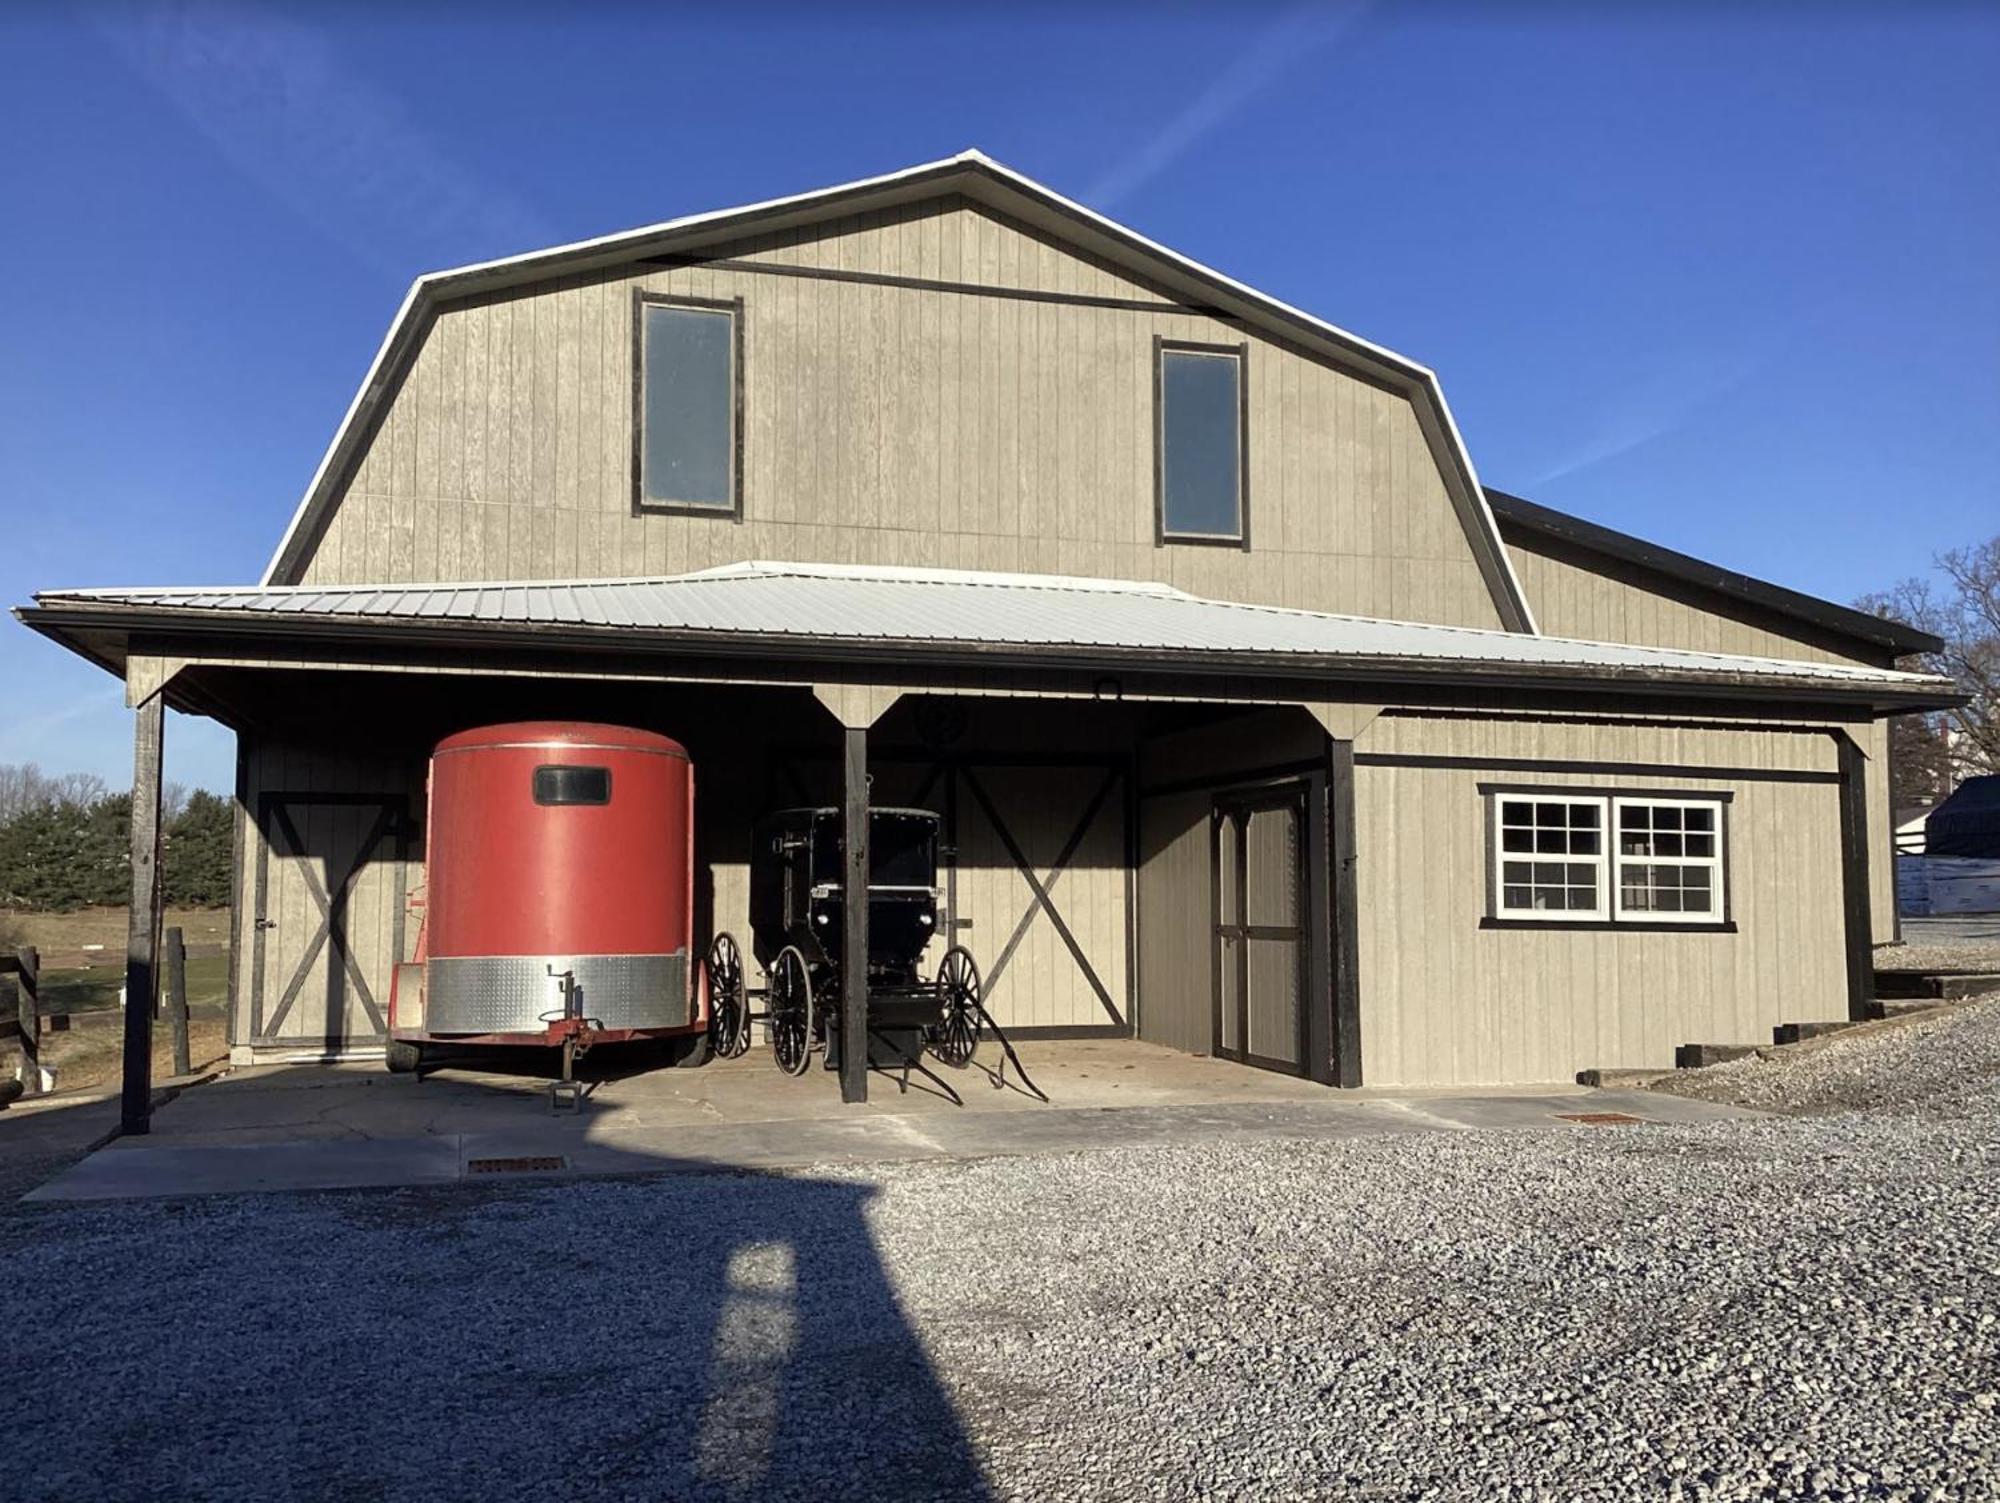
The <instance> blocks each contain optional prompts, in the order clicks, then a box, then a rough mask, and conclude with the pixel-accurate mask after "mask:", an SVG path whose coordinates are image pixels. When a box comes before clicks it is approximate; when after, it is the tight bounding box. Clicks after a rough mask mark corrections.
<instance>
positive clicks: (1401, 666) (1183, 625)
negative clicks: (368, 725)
mask: <svg viewBox="0 0 2000 1503" xmlns="http://www.w3.org/2000/svg"><path fill="white" fill-rule="evenodd" d="M18 614H19V615H20V616H21V617H22V619H23V620H24V621H26V622H27V623H28V624H29V625H31V626H33V627H35V628H36V629H37V630H40V631H43V632H45V633H47V634H48V635H50V636H54V637H56V638H58V639H59V640H62V639H66V638H70V637H71V634H72V633H73V632H76V631H85V630H87V631H90V632H92V633H93V634H100V636H99V639H100V640H102V638H101V634H103V633H105V632H107V631H109V632H115V633H119V634H121V635H126V634H146V635H149V636H160V635H169V636H172V637H174V638H175V639H177V640H182V641H185V640H187V639H188V638H190V637H201V636H215V635H221V636H226V637H231V638H235V639H237V640H238V641H239V642H240V641H242V640H243V639H244V638H246V637H247V638H252V639H263V638H269V639H272V640H279V639H282V640H287V641H293V642H296V641H297V640H298V638H299V637H300V636H301V635H305V636H312V637H319V638H321V639H323V640H328V641H333V640H339V639H343V638H346V639H352V638H354V637H356V636H357V635H366V636H368V637H370V638H372V639H374V640H376V641H378V642H379V641H380V640H381V639H382V637H383V636H385V635H393V636H394V637H396V638H400V639H404V640H408V641H410V642H411V643H412V644H413V645H414V644H415V643H417V642H419V641H423V640H432V641H439V640H441V641H458V642H469V641H471V640H473V639H474V638H484V637H485V636H487V635H489V634H490V635H491V636H492V637H494V638H496V639H497V638H500V637H503V636H504V637H505V638H506V639H507V640H510V641H512V642H514V643H516V644H519V643H521V642H522V641H523V638H524V636H525V637H527V639H528V640H530V641H531V642H532V643H533V644H534V645H537V646H546V647H550V648H558V647H561V646H563V645H565V643H567V642H571V641H576V642H578V643H579V644H581V643H584V642H587V643H590V644H592V645H601V644H604V643H606V642H610V641H620V642H623V643H624V645H628V646H632V647H651V648H655V649H673V648H679V649H684V650H694V651H703V650H717V651H732V652H735V653H737V654H741V653H743V652H745V651H753V650H761V651H764V652H770V651H772V650H774V649H775V650H778V651H781V652H784V653H786V654H787V655H792V656H815V657H822V658H826V657H834V658H850V659H859V660H863V661H868V660H873V659H875V658H877V657H879V656H883V655H888V656H892V657H896V658H900V659H902V660H905V661H908V660H924V661H930V662H939V661H946V662H951V661H956V662H966V661H991V660H992V659H993V658H994V657H995V656H1000V657H1004V658H1009V659H1012V660H1015V661H1030V662H1037V663H1045V664H1048V665H1050V666H1058V665H1061V666H1093V665H1098V664H1103V665H1107V666H1122V667H1128V668H1129V667H1150V668H1156V669H1159V670H1162V671H1169V672H1194V673H1219V672H1237V671H1263V672H1285V673H1294V674H1307V675H1313V674H1328V675H1331V676H1335V677H1340V676H1347V675H1349V674H1360V673H1371V674H1380V673H1393V672H1409V673H1412V674H1415V675H1417V676H1422V677H1429V676H1433V675H1435V674H1439V673H1458V674H1467V675H1471V676H1474V677H1477V678H1481V679H1492V680H1496V681H1507V682H1521V681H1524V680H1563V681H1568V682H1576V681H1582V683H1581V684H1579V686H1586V685H1588V684H1592V683H1595V684H1605V685H1621V686H1625V687H1632V686H1634V685H1635V684H1652V685H1660V686H1665V685H1676V686H1680V687H1682V688H1701V687H1708V688H1717V689H1723V688H1734V689H1735V690H1737V691H1738V692H1741V691H1743V690H1755V689H1763V690H1768V691H1770V692H1771V693H1773V694H1781V693H1785V692H1794V693H1796V692H1806V693H1811V694H1815V695H1828V696H1837V697H1842V698H1849V699H1863V700H1868V701H1871V702H1875V703H1895V704H1898V705H1902V704H1907V703H1910V702H1915V701H1942V700H1949V698H1950V697H1951V694H1952V688H1951V685H1950V683H1949V681H1947V680H1945V679H1941V678H1935V677H1931V676H1929V675H1924V674H1913V673H1896V672H1890V671H1887V670H1883V669H1878V668H1870V667H1856V666H1848V665H1843V664H1835V663H1820V662H1792V661H1786V660H1780V659H1773V658H1752V657H1736V656H1730V655H1726V654H1722V653H1711V652H1695V651H1688V650H1685V649H1677V648H1659V647H1639V646H1632V645H1629V644H1624V643H1614V642H1586V641H1575V640H1568V639H1564V638H1559V637H1542V636H1529V635H1526V634H1523V633H1519V632H1505V631H1490V630H1479V629H1474V628H1469V627H1457V626H1440V625H1435V624H1430V623H1424V622H1412V621H1386V620H1377V619H1374V618H1370V617H1363V616H1341V615H1332V614H1328V613H1325V612H1318V611H1303V610H1289V609H1282V608H1279V607H1274V606H1264V605H1250V604H1245V603H1241V602H1237V601H1226V600H1209V599H1204V598H1202V597H1200V596H1196V595H1190V594H1188V593H1186V592H1185V591H1182V590H1178V589H1174V588H1172V587H1170V586H1168V585H1164V584H1148V583H1136V582H1126V581H1120V580H1107V579H1080V578H1071V577H1066V576H1058V575H1036V574H997V573H977V572H971V571H966V570H951V569H911V568H893V567H886V566H874V565H867V566H843V565H834V564H803V563H763V562H753V563H742V564H732V565H729V566H726V567H723V568H719V569H709V570H704V571H701V572H699V573H693V574H683V575H675V576H668V577H664V578H656V579H599V580H576V581H572V580H539V581H519V582H504V583H476V584H431V585H394V586H368V585H347V586H339V587H322V586H263V587H228V586H226V587H220V588H192V587H189V588H142V589H91V590H56V591H48V592H45V593H43V594H40V595H37V596H36V603H35V605H34V606H33V607H28V608H24V609H22V610H21V611H20V612H18ZM71 645H78V644H77V643H76V642H75V641H73V640H72V642H71Z"/></svg>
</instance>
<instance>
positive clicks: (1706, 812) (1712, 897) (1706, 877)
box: [1613, 798, 1723, 924]
mask: <svg viewBox="0 0 2000 1503" xmlns="http://www.w3.org/2000/svg"><path fill="white" fill-rule="evenodd" d="M1613 808H1614V811H1615V817H1616V820H1617V852H1618V855H1617V860H1618V882H1617V894H1618V917H1619V918H1621V919H1648V920H1654V921H1658V922H1661V923H1674V924H1702V923H1719V922H1721V920H1722V914H1723V907H1722V805H1721V803H1719V802H1718V801H1716V800H1714V799H1666V798H1643V799H1640V798H1621V799H1616V800H1614V801H1613Z"/></svg>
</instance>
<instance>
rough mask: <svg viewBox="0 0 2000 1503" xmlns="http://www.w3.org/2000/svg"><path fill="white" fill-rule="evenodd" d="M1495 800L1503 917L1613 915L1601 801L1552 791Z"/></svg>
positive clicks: (1497, 889)
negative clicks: (1606, 878) (1606, 876)
mask: <svg viewBox="0 0 2000 1503" xmlns="http://www.w3.org/2000/svg"><path fill="white" fill-rule="evenodd" d="M1493 802H1494V814H1495V818H1496V820H1497V822H1498V826H1499V829H1498V835H1499V838H1498V839H1497V840H1495V841H1494V842H1493V847H1494V860H1495V862H1496V868H1495V872H1494V879H1495V880H1494V897H1495V903H1494V908H1495V911H1496V912H1497V913H1498V914H1499V916H1500V917H1502V918H1523V919H1602V918H1606V917H1608V916H1609V910H1608V907H1607V898H1606V896H1605V881H1604V864H1605V863H1604V814H1605V801H1604V800H1603V799H1601V798H1566V797H1564V796H1563V795H1562V794H1561V793H1559V792H1556V791H1554V790H1551V791H1550V792H1549V793H1548V794H1547V795H1536V796H1533V797H1530V796H1527V795H1520V794H1511V793H1503V794H1499V795H1497V796H1496V797H1495V798H1494V801H1493Z"/></svg>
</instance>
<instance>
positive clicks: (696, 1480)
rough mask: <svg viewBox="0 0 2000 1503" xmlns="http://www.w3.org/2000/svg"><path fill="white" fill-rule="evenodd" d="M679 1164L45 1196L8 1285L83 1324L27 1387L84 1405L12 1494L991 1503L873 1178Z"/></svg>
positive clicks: (47, 1432) (44, 1441) (30, 1460)
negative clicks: (892, 1247) (568, 1176)
mask: <svg viewBox="0 0 2000 1503" xmlns="http://www.w3.org/2000/svg"><path fill="white" fill-rule="evenodd" d="M168 1110H171V1108H168ZM609 1115H611V1114H610V1113H609V1112H605V1113H604V1116H605V1117H607V1118H608V1117H609ZM659 1166H660V1169H661V1170H662V1175H661V1177H659V1178H636V1179H628V1178H620V1179H615V1180H609V1179H606V1180H536V1179H534V1178H531V1177H526V1176H523V1177H516V1178H512V1179H508V1178H504V1177H499V1176H496V1178H495V1180H494V1182H493V1183H491V1184H485V1183H465V1184H456V1185H441V1186H437V1187H433V1188H423V1189H407V1190H395V1191H340V1192H321V1193H315V1194H266V1195H253V1196H235V1197H209V1198H199V1199H182V1200H156V1201H127V1202H121V1203H108V1204H107V1203H98V1204H79V1205H74V1206H49V1207H46V1208H36V1209H34V1210H33V1211H32V1212H31V1213H30V1214H29V1215H27V1216H24V1217H22V1218H21V1221H20V1222H19V1224H17V1225H16V1227H15V1228H14V1230H15V1231H17V1232H20V1233H22V1234H23V1235H22V1236H19V1237H16V1238H14V1239H12V1240H13V1243H14V1247H13V1253H14V1256H13V1258H12V1259H11V1260H10V1262H11V1265H12V1273H13V1276H15V1277H18V1278H22V1279H25V1280H27V1281H28V1282H29V1285H30V1286H32V1287H35V1288H37V1289H39V1290H42V1291H44V1298H43V1304H42V1308H41V1311H40V1313H41V1314H42V1315H43V1316H44V1317H45V1319H44V1320H42V1321H41V1322H40V1326H41V1329H43V1330H45V1331H48V1332H55V1333H60V1334H59V1335H58V1336H57V1337H56V1338H55V1339H53V1340H49V1341H38V1342H36V1343H34V1344H32V1345H31V1346H29V1347H27V1348H24V1349H23V1350H22V1351H20V1352H19V1353H17V1355H16V1358H15V1360H14V1363H13V1372H14V1377H15V1381H16V1382H17V1383H19V1384H21V1385H23V1391H25V1392H60V1393H66V1394H71V1395H75V1396H77V1397H76V1399H75V1400H74V1401H73V1402H65V1403H64V1404H62V1405H59V1406H54V1407H52V1408H51V1409H50V1410H49V1411H48V1412H47V1414H46V1415H45V1416H44V1418H43V1419H42V1420H40V1421H38V1424H37V1427H36V1433H35V1441H34V1444H33V1445H32V1446H31V1447H28V1448H27V1450H26V1452H25V1453H24V1454H22V1455H20V1456H18V1457H17V1458H16V1459H15V1460H13V1461H10V1463H9V1468H8V1470H9V1473H10V1479H9V1483H8V1485H7V1488H0V1492H7V1491H8V1489H9V1488H22V1489H24V1492H23V1493H20V1494H10V1495H19V1496H29V1497H37V1498H42V1497H47V1498H56V1497H77V1496H109V1495H117V1496H132V1497H138V1496H145V1497H203V1498H228V1499H236V1498H243V1499H250V1498H266V1497H286V1498H312V1499H318V1498H349V1497H371V1498H393V1499H404V1498H410V1499H418V1498H421V1499H432V1498H480V1499H492V1498H517V1497H519V1498H542V1497H565V1498H567V1497H582V1498H595V1497H619V1498H658V1499H689V1500H704V1503H705V1500H717V1503H724V1500H726V1503H738V1500H745V1503H747V1500H753V1499H754V1500H764V1499H791V1498H798V1499H809V1500H812V1503H830V1500H835V1499H874V1500H887V1503H915V1500H919V1499H923V1500H933V1499H936V1500H945V1499H967V1500H986V1499H989V1498H991V1497H992V1496H993V1494H992V1492H991V1490H990V1489H989V1487H988V1485H987V1483H986V1480H985V1477H984V1474H983V1472H982V1469H981V1467H980V1465H979V1462H978V1459H977V1457H976V1456H975V1454H974V1452H973V1449H972V1446H971V1443H970V1441H969V1439H968V1436H967V1433H966V1430H965V1428H964V1426H963V1425H962V1424H961V1423H960V1421H959V1417H958V1415H957V1414H956V1413H955V1412H954V1410H953V1407H952V1402H951V1399H950V1397H949V1395H948V1394H947V1393H946V1391H945V1389H944V1387H943V1385H942V1383H941V1382H940V1380H939V1378H938V1376H937V1374H936V1372H935V1371H934V1370H933V1368H932V1366H931V1363H930V1361H929V1358H928V1356H927V1355H926V1353H925V1351H924V1349H923V1347H922V1345H921V1343H920V1342H919V1340H918V1338H917V1335H916V1333H915V1331H914V1330H913V1328H912V1327H911V1325H910V1322H909V1319H908V1317H907V1315H906V1313H905V1311H904V1309H903V1306H902V1303H901V1301H900V1300H899V1299H898V1297H897V1293H896V1290H895V1288H894V1287H893V1285H892V1282H891V1279H890V1276H889V1273H888V1271H887V1269H886V1268H885V1267H884V1264H883V1261H882V1258H881V1255H880V1253H879V1252H878V1250H877V1247H876V1245H875V1241H874V1238H873V1236H872V1234H871V1232H870V1229H869V1226H868V1223H867V1220H866V1214H865V1213H866V1210H867V1206H868V1203H869V1201H870V1199H871V1198H872V1197H873V1196H874V1194H875V1193H876V1192H875V1187H874V1186H873V1185H871V1184H869V1183H867V1182H866V1181H865V1180H862V1179H855V1180H851V1181H850V1180H845V1179H833V1178H829V1179H818V1178H811V1177H806V1176H799V1175H784V1174H755V1173H716V1172H712V1171H708V1170H704V1169H702V1168H701V1166H698V1165H693V1164H689V1163H686V1162H684V1161H681V1160H678V1159H674V1158H671V1157H665V1156H663V1157H661V1158H660V1160H659ZM671 1171H680V1172H671ZM688 1171H692V1172H688ZM78 1265H83V1266H88V1267H89V1268H90V1270H91V1276H90V1278H89V1279H88V1280H87V1281H82V1280H79V1279H77V1278H76V1277H75V1276H74V1269H75V1268H76V1267H77V1266H78ZM964 1276H965V1279H966V1281H967V1286H968V1290H970V1289H971V1288H972V1287H973V1286H976V1284H977V1281H978V1280H979V1278H980V1271H979V1270H978V1269H976V1268H968V1269H966V1270H965V1271H964ZM112 1370H116V1371H118V1372H119V1373H120V1375H121V1376H120V1381H119V1382H118V1383H117V1384H115V1385H110V1386H108V1387H107V1385H105V1384H103V1383H102V1382H101V1381H100V1376H101V1374H102V1373H104V1372H107V1371H112ZM109 1479H117V1481H116V1483H115V1485H114V1484H111V1483H110V1482H109Z"/></svg>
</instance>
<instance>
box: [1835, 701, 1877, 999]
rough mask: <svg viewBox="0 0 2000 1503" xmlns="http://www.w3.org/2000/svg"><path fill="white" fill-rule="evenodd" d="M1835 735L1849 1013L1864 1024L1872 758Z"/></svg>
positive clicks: (1870, 950)
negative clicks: (1869, 758)
mask: <svg viewBox="0 0 2000 1503" xmlns="http://www.w3.org/2000/svg"><path fill="white" fill-rule="evenodd" d="M1832 734H1833V744H1834V746H1835V748H1836V749H1837V755H1838V758H1839V761H1838V766H1839V769H1840V875H1841V900H1842V919H1843V924H1844V928H1845V930H1846V934H1845V939H1846V946H1845V948H1846V951H1847V1016H1848V1018H1849V1019H1850V1020H1851V1021H1853V1022H1856V1023H1860V1022H1865V1021H1866V1020H1867V1019H1868V1017H1869V1016H1870V1014H1872V1013H1873V1012H1874V1010H1875V936H1874V920H1873V915H1872V913H1871V911H1870V903H1869V886H1868V759H1867V758H1866V757H1864V756H1862V754H1861V748H1860V747H1859V746H1857V745H1856V744H1855V741H1854V738H1853V736H1851V735H1849V734H1848V733H1847V732H1846V731H1842V730H1837V731H1834V732H1833V733H1832Z"/></svg>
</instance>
